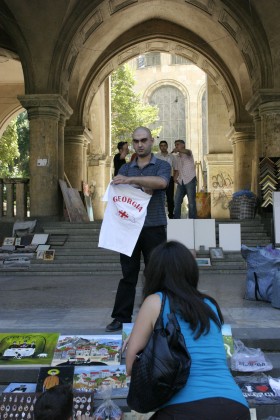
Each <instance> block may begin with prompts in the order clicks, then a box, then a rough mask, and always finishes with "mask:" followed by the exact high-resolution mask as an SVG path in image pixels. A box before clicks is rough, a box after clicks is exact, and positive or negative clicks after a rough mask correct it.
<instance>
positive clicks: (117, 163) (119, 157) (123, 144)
mask: <svg viewBox="0 0 280 420" xmlns="http://www.w3.org/2000/svg"><path fill="white" fill-rule="evenodd" d="M117 148H118V151H119V153H117V154H116V155H115V156H114V176H116V175H117V174H118V172H119V170H120V168H121V167H122V165H124V164H125V163H126V160H125V158H126V156H127V155H128V153H129V151H128V143H127V141H119V142H118V146H117Z"/></svg>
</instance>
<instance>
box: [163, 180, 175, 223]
mask: <svg viewBox="0 0 280 420" xmlns="http://www.w3.org/2000/svg"><path fill="white" fill-rule="evenodd" d="M165 191H166V200H167V209H168V217H169V219H173V213H174V179H173V176H171V177H170V181H169V184H168V187H167V188H166V190H165Z"/></svg>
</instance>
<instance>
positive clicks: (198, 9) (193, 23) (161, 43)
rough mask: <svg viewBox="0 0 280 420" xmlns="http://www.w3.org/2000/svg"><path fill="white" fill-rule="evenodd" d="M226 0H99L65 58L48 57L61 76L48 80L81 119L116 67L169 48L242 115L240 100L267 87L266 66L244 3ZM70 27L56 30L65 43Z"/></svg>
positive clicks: (259, 33) (234, 114)
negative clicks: (208, 79)
mask: <svg viewBox="0 0 280 420" xmlns="http://www.w3.org/2000/svg"><path fill="white" fill-rule="evenodd" d="M232 3H233V2H229V1H220V0H215V1H214V0H207V1H206V0H186V1H182V0H172V1H170V0H149V1H147V0H138V1H136V0H126V1H124V0H111V1H109V2H105V1H104V2H102V3H100V4H99V6H98V7H96V8H95V9H94V10H92V11H91V14H90V16H89V15H88V16H87V19H85V20H84V21H83V22H82V23H81V25H80V26H79V28H78V30H77V28H76V32H75V34H73V37H72V40H71V42H69V45H68V49H67V50H65V52H66V53H65V55H64V56H63V54H61V51H60V54H59V58H58V55H54V58H56V59H55V60H54V61H53V62H54V63H56V68H55V74H56V75H61V78H60V79H59V78H56V79H53V80H52V83H53V84H55V85H56V88H59V87H60V88H61V87H62V94H63V95H64V96H66V97H67V98H68V100H69V103H70V106H71V107H72V108H73V109H74V110H76V111H75V112H74V114H73V117H72V121H73V122H74V121H75V120H76V121H75V122H76V123H77V122H78V120H79V123H82V122H84V119H85V115H86V113H87V112H88V109H89V106H90V103H91V101H92V98H93V96H94V94H95V93H96V91H97V89H98V87H99V86H100V84H101V83H102V82H103V81H104V80H105V78H106V77H107V76H108V75H109V74H110V73H111V72H112V71H113V70H114V69H115V68H116V67H117V66H118V65H120V64H121V63H123V62H124V61H126V60H128V59H131V58H133V57H135V56H137V55H138V54H141V53H144V52H148V51H164V52H170V53H172V54H174V53H176V54H179V55H182V56H184V57H186V58H188V59H190V60H192V61H193V62H194V63H195V64H196V65H198V66H199V67H200V68H202V69H203V70H204V71H206V73H207V74H209V75H210V77H212V79H213V80H214V81H215V83H216V84H217V86H218V88H219V89H220V90H221V92H222V94H223V96H224V98H225V101H226V104H227V106H228V109H229V112H230V118H231V119H232V120H236V119H237V120H239V121H242V120H244V119H245V120H246V119H247V118H248V115H247V113H246V111H245V105H246V103H247V102H248V100H249V99H250V97H251V96H252V93H253V92H254V90H256V89H258V88H260V87H262V88H263V87H270V86H271V84H272V74H271V68H272V66H271V59H270V56H269V48H267V43H266V38H265V35H264V33H263V30H262V28H261V25H260V24H259V21H258V18H257V16H253V15H252V10H251V9H248V7H247V9H244V8H243V10H242V7H241V5H242V2H239V1H238V0H237V1H236V2H234V5H232ZM243 4H244V2H243ZM233 8H234V9H233ZM249 12H250V13H249ZM256 22H257V23H258V25H256ZM66 29H67V35H66ZM69 29H70V28H68V27H67V28H66V27H65V28H64V30H63V31H62V33H61V36H62V38H63V39H65V40H66V39H67V37H68V39H69V36H70V35H69ZM64 35H65V37H64ZM56 53H58V50H57V51H56ZM264 63H266V64H264Z"/></svg>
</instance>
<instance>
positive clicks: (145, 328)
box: [126, 295, 161, 375]
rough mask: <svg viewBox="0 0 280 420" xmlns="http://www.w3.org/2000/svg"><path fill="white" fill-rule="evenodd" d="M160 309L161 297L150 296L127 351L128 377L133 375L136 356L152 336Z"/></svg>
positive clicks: (142, 309) (143, 305)
mask: <svg viewBox="0 0 280 420" xmlns="http://www.w3.org/2000/svg"><path fill="white" fill-rule="evenodd" d="M160 308H161V300H160V297H159V295H150V296H148V297H147V298H146V299H145V300H144V302H143V304H142V306H141V308H140V311H139V313H138V315H137V318H136V321H135V324H134V326H133V329H132V332H131V335H130V338H129V342H128V345H127V350H126V372H127V374H128V375H131V369H132V364H133V362H134V360H135V358H136V354H137V353H138V352H139V351H141V350H143V349H144V348H145V346H146V344H147V342H148V340H149V338H150V336H151V334H152V331H153V329H154V325H155V323H156V320H157V318H158V316H159V313H160Z"/></svg>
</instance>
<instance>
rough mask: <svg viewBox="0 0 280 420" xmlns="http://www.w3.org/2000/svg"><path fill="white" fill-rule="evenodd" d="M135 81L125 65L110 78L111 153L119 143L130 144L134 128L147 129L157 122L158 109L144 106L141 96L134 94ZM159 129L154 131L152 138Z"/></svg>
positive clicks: (147, 105) (157, 133)
mask: <svg viewBox="0 0 280 420" xmlns="http://www.w3.org/2000/svg"><path fill="white" fill-rule="evenodd" d="M135 83H136V82H135V79H134V75H133V72H132V70H131V69H130V67H129V66H128V65H127V64H124V65H122V66H120V67H119V68H118V69H117V70H116V71H114V72H113V73H112V76H111V110H112V122H111V136H112V153H115V152H116V151H117V144H118V142H119V141H128V142H131V133H132V132H133V130H134V129H135V128H136V127H139V126H145V127H149V126H150V125H151V124H154V123H155V122H156V121H157V120H158V108H157V107H156V106H152V105H149V104H145V103H144V102H143V101H142V99H141V94H140V93H139V94H137V93H135V92H134V86H135ZM160 130H161V127H159V128H157V129H154V130H153V131H152V134H153V136H154V137H156V136H157V135H159V132H160Z"/></svg>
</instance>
